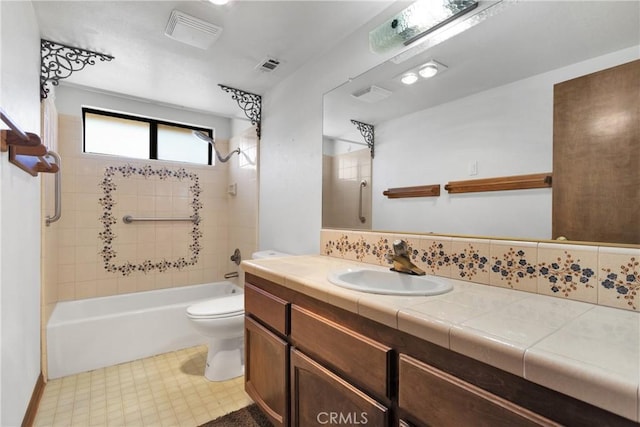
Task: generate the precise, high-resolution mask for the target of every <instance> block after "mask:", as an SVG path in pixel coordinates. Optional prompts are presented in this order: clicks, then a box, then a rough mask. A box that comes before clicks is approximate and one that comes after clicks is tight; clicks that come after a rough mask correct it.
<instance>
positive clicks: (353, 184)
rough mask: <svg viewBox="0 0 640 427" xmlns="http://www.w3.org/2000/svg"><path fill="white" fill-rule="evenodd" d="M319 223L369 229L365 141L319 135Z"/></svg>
mask: <svg viewBox="0 0 640 427" xmlns="http://www.w3.org/2000/svg"><path fill="white" fill-rule="evenodd" d="M322 223H323V226H324V227H330V228H352V229H359V230H363V229H371V153H370V151H369V147H368V146H367V144H366V143H364V142H356V141H348V140H339V139H331V138H324V139H323V142H322Z"/></svg>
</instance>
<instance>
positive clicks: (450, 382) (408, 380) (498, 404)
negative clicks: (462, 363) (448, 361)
mask: <svg viewBox="0 0 640 427" xmlns="http://www.w3.org/2000/svg"><path fill="white" fill-rule="evenodd" d="M398 384H399V387H398V406H399V408H400V409H401V410H402V411H403V413H405V414H406V416H407V417H411V419H412V420H418V421H419V424H420V425H430V426H466V425H473V426H477V427H482V426H486V427H500V426H504V427H511V426H523V427H525V426H531V427H532V426H559V424H557V423H554V422H552V421H550V420H548V419H546V418H544V417H541V416H539V415H537V414H535V413H533V412H531V411H529V410H527V409H524V408H522V407H520V406H518V405H515V404H513V403H511V402H509V401H507V400H505V399H502V398H500V397H498V396H495V395H493V394H491V393H489V392H487V391H485V390H482V389H481V388H478V387H476V386H474V385H472V384H469V383H467V382H465V381H462V380H461V379H459V378H456V377H454V376H452V375H449V374H447V373H446V372H443V371H441V370H439V369H436V368H434V367H433V366H430V365H428V364H426V363H424V362H421V361H419V360H416V359H414V358H412V357H410V356H407V355H404V354H401V355H400V358H399V381H398ZM405 423H406V422H405ZM409 425H410V424H409Z"/></svg>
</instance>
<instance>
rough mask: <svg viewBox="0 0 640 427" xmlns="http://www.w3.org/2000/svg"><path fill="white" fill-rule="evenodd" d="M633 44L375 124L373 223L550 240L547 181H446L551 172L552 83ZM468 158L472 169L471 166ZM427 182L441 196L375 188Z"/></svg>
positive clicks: (633, 55) (600, 64) (608, 62)
mask: <svg viewBox="0 0 640 427" xmlns="http://www.w3.org/2000/svg"><path fill="white" fill-rule="evenodd" d="M639 52H640V50H639V49H638V47H634V48H630V49H625V50H622V51H619V52H615V53H612V54H608V55H604V56H601V57H598V58H595V59H591V60H588V61H584V62H581V63H578V64H573V65H571V66H568V67H563V68H560V69H557V70H554V71H551V72H548V73H544V74H540V75H537V76H534V77H531V78H527V79H523V80H520V81H517V82H514V83H511V84H508V85H505V86H501V87H498V88H495V89H491V90H487V91H485V92H481V93H478V94H474V95H472V96H469V97H466V98H462V99H459V100H456V101H453V102H449V103H447V104H443V105H440V106H437V107H434V108H430V109H427V110H423V111H420V112H416V113H413V114H410V115H407V116H404V117H401V118H398V119H395V120H390V121H388V122H385V123H381V124H378V125H376V158H375V160H374V163H373V195H374V199H373V218H374V222H373V228H374V229H378V230H398V231H420V232H435V233H448V234H475V235H488V236H513V237H518V238H532V239H550V238H551V189H536V190H520V191H507V192H498V193H493V192H489V193H469V194H453V195H449V194H448V193H447V192H446V191H445V190H444V184H446V183H447V182H448V181H459V180H467V179H479V178H492V177H499V176H509V175H521V174H532V173H544V172H551V171H552V169H553V167H552V166H553V165H552V152H553V85H554V84H556V83H560V82H563V81H566V80H569V79H572V78H575V77H579V76H582V75H585V74H589V73H592V72H595V71H598V70H601V69H604V68H609V67H613V66H615V65H619V64H622V63H625V62H629V61H631V60H634V59H637V58H638V53H639ZM470 162H477V164H478V173H477V175H469V170H468V169H469V163H470ZM430 184H441V195H440V197H433V198H419V199H398V200H396V199H393V200H392V199H388V198H386V197H384V196H383V195H382V192H383V191H384V190H385V189H387V188H390V187H404V186H413V185H430Z"/></svg>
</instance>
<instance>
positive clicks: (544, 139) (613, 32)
mask: <svg viewBox="0 0 640 427" xmlns="http://www.w3.org/2000/svg"><path fill="white" fill-rule="evenodd" d="M494 7H495V8H496V9H495V10H493V11H491V13H489V12H488V11H490V9H491V8H494ZM478 9H480V7H479V8H478ZM484 10H485V12H484V13H485V17H484V18H485V19H480V18H479V17H478V16H477V15H475V16H470V17H469V18H468V20H469V21H473V26H472V25H467V26H470V27H471V28H469V29H467V30H466V31H463V32H460V33H459V34H457V35H455V36H454V37H451V38H449V39H446V40H442V39H444V37H441V36H440V35H439V33H438V34H436V33H433V34H434V36H433V37H434V38H432V37H431V35H430V36H428V37H427V38H426V41H425V43H424V44H423V45H421V46H419V47H417V48H416V47H410V48H409V49H406V50H404V51H402V52H400V53H399V54H398V55H397V56H396V57H395V58H393V59H391V60H389V61H386V62H384V63H382V64H380V65H378V66H377V67H374V68H373V69H371V70H369V71H367V72H366V73H364V74H362V75H360V76H358V77H357V78H355V79H353V80H350V81H349V82H346V83H344V84H343V85H341V86H339V87H337V88H335V89H334V90H332V91H330V92H328V93H327V94H325V96H324V116H323V120H324V122H323V134H324V135H323V146H324V149H323V154H324V163H323V167H324V181H323V185H324V187H323V227H325V228H367V229H374V230H385V231H401V232H419V233H428V232H433V233H437V234H465V235H484V236H496V237H509V238H514V239H533V240H541V239H550V238H551V229H552V224H551V218H552V212H551V207H552V189H551V188H536V189H528V190H512V191H494V192H482V193H466V194H449V193H448V192H447V191H445V189H444V185H445V184H446V183H448V182H450V181H462V180H472V179H482V178H494V177H505V176H518V175H524V174H538V173H551V172H552V169H553V167H552V166H553V165H552V152H553V86H554V85H555V84H556V83H560V82H563V81H566V80H570V79H573V78H575V77H579V76H583V75H586V74H590V73H593V72H596V71H599V70H602V69H605V68H609V67H613V66H615V65H619V64H622V63H625V62H629V61H632V60H635V59H638V57H639V56H640V55H639V49H638V43H639V39H638V34H640V22H639V21H640V18H639V16H640V13H639V12H640V10H639V5H638V3H637V2H624V1H621V2H608V1H601V2H600V1H596V2H579V3H576V2H562V1H558V2H507V1H504V2H495V3H493V6H491V7H488V8H485V9H484ZM463 24H464V21H463V22H462V23H454V25H463ZM445 30H446V28H445ZM438 37H440V38H439V39H438ZM430 40H431V41H430ZM434 40H437V42H436V41H434ZM424 46H428V49H425V48H424ZM420 50H422V52H420ZM431 60H435V61H437V63H439V65H440V67H439V68H440V70H439V71H440V72H438V73H437V74H436V75H435V76H433V77H432V78H429V79H422V78H420V79H419V80H418V81H417V82H416V83H415V84H413V85H404V84H402V83H401V82H400V77H401V76H402V74H403V73H404V72H405V71H407V70H417V69H418V68H419V67H420V66H421V64H425V63H426V62H428V61H431ZM354 94H355V95H356V96H354ZM358 94H367V96H365V97H364V99H363V97H362V95H360V96H357V95H358ZM369 95H371V96H369ZM385 95H387V96H386V97H385ZM351 120H358V121H361V122H365V123H369V124H372V125H373V126H374V128H375V157H374V158H373V159H372V160H371V159H370V157H369V159H370V160H371V162H370V166H371V168H370V169H369V170H367V169H365V168H366V166H365V165H366V163H364V162H363V163H362V164H360V163H357V164H358V167H357V168H358V173H357V174H356V173H355V171H353V170H352V173H349V174H346V173H343V174H342V178H343V180H340V176H339V172H337V171H336V169H335V164H336V163H338V164H340V162H342V164H349V165H352V167H354V168H355V164H356V163H354V162H355V160H353V161H352V160H347V159H348V156H353V153H354V152H355V153H357V152H359V151H362V152H367V151H366V146H364V145H363V143H364V140H363V137H362V135H361V134H360V132H359V131H358V129H357V128H356V127H355V126H354V125H353V124H352V123H351V122H350V121H351ZM349 147H350V148H349ZM356 147H358V148H359V150H358V148H356ZM364 176H370V177H371V179H370V180H369V182H368V188H369V189H370V190H371V195H370V200H371V214H370V215H369V216H371V218H370V222H368V223H367V224H357V223H355V222H354V221H355V220H357V217H358V209H357V208H358V206H357V205H358V201H359V188H358V182H359V180H361V179H362V177H364ZM336 180H337V181H339V182H340V186H339V187H340V189H339V190H337V189H336V188H338V186H337V185H336V183H335V181H336ZM332 181H333V182H332ZM344 182H349V184H348V185H347V184H344ZM432 184H439V185H440V196H438V197H415V198H403V199H391V198H387V197H385V196H383V191H385V190H387V189H389V188H397V187H409V186H422V185H432ZM335 193H341V194H340V197H337V196H336V195H335ZM342 193H344V194H342ZM367 197H368V196H367ZM363 202H366V197H364V198H363ZM338 204H341V205H342V206H343V207H344V209H343V210H342V211H340V210H339V209H336V205H338ZM363 209H364V210H365V211H366V210H367V209H368V206H365V207H364V208H363ZM354 219H355V220H354ZM367 221H369V218H368V219H367ZM639 243H640V242H639Z"/></svg>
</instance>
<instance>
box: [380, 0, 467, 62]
mask: <svg viewBox="0 0 640 427" xmlns="http://www.w3.org/2000/svg"><path fill="white" fill-rule="evenodd" d="M476 7H478V1H477V0H442V1H439V2H438V1H433V0H418V1H416V2H415V3H413V4H412V5H411V6H409V7H407V8H406V9H404V10H403V11H402V12H400V13H398V14H397V15H395V16H393V17H392V18H391V19H390V20H388V21H387V22H385V23H384V24H382V25H381V26H379V27H378V28H376V29H374V30H373V31H371V32H370V33H369V47H370V48H371V51H372V52H375V53H383V52H386V51H388V50H390V49H393V48H397V47H400V46H402V45H404V46H408V45H410V44H411V43H413V42H415V41H416V40H418V39H420V38H422V37H424V36H426V35H427V34H430V33H432V32H434V31H436V30H437V29H439V28H442V27H444V26H445V25H447V24H449V23H451V22H453V21H455V20H456V19H458V18H459V17H461V16H462V15H464V14H466V13H469V12H470V11H472V10H473V9H475V8H476Z"/></svg>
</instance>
